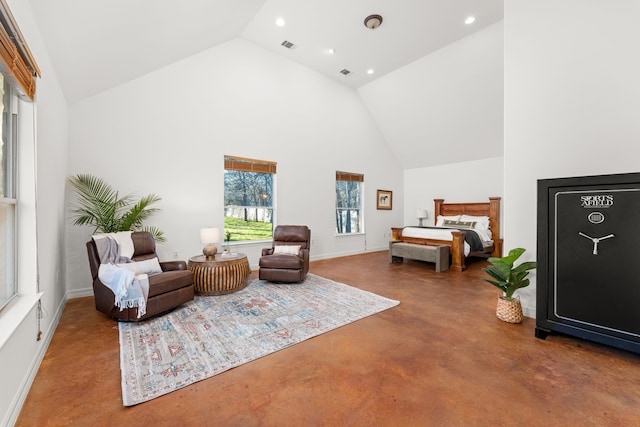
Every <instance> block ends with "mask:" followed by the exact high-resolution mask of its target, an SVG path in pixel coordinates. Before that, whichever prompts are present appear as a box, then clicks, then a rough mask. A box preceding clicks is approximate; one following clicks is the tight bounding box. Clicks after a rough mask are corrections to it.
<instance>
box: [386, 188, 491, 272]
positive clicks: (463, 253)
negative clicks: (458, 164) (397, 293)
mask: <svg viewBox="0 0 640 427" xmlns="http://www.w3.org/2000/svg"><path fill="white" fill-rule="evenodd" d="M500 199H501V198H500V197H490V198H489V202H485V203H445V202H444V199H435V200H434V204H435V209H434V217H435V218H436V221H437V222H436V224H437V225H442V226H441V227H401V228H392V229H391V234H392V239H393V242H403V243H409V244H414V245H426V246H442V245H447V246H449V248H450V250H449V253H450V254H451V265H450V269H451V270H452V271H464V270H465V269H466V268H467V267H466V260H467V258H469V257H484V258H487V257H489V256H493V257H501V256H502V238H501V237H500ZM439 217H442V218H439ZM456 217H459V218H458V219H457V220H456V219H455V218H456ZM473 217H486V218H473ZM474 219H475V220H476V221H474ZM438 221H439V222H440V224H438ZM486 222H488V225H487V224H486ZM480 223H483V224H485V225H486V227H487V228H488V229H485V230H483V232H481V233H474V231H473V230H472V229H471V228H473V229H476V228H478V229H481V228H483V229H484V227H480ZM456 224H458V225H459V226H460V227H468V229H467V228H457V227H455V225H456ZM468 233H474V234H480V240H481V244H478V242H477V237H475V236H468V235H467V234H468ZM473 240H476V242H473ZM470 241H472V242H471V243H470Z"/></svg>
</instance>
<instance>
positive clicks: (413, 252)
mask: <svg viewBox="0 0 640 427" xmlns="http://www.w3.org/2000/svg"><path fill="white" fill-rule="evenodd" d="M404 258H409V259H415V260H418V261H427V262H433V263H435V265H436V272H438V273H440V272H442V271H447V270H448V269H449V246H447V245H442V246H427V245H416V244H414V243H403V242H400V241H393V240H392V241H390V242H389V262H392V263H393V262H402V261H403V259H404Z"/></svg>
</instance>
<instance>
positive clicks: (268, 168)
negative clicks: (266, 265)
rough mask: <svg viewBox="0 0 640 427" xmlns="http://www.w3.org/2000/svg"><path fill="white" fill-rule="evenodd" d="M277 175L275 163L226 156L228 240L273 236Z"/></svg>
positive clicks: (267, 238)
mask: <svg viewBox="0 0 640 427" xmlns="http://www.w3.org/2000/svg"><path fill="white" fill-rule="evenodd" d="M275 176H276V163H275V162H269V161H266V160H254V159H245V158H242V157H231V156H225V157H224V231H225V233H224V234H225V240H228V239H227V235H228V234H230V241H232V242H238V241H253V240H271V239H272V238H273V220H274V215H275V210H274V206H273V199H274V197H273V195H274V181H275Z"/></svg>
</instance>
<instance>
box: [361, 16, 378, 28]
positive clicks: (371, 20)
mask: <svg viewBox="0 0 640 427" xmlns="http://www.w3.org/2000/svg"><path fill="white" fill-rule="evenodd" d="M380 24H382V16H380V15H369V16H367V17H366V18H364V26H365V27H367V28H369V29H370V30H375V29H376V28H378V27H379V26H380Z"/></svg>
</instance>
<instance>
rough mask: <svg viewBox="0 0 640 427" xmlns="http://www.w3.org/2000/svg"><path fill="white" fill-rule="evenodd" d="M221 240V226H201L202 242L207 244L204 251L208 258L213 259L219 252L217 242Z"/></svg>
mask: <svg viewBox="0 0 640 427" xmlns="http://www.w3.org/2000/svg"><path fill="white" fill-rule="evenodd" d="M219 241H220V229H219V228H211V227H209V228H201V229H200V242H201V243H204V244H205V245H206V246H205V247H204V248H203V249H202V253H203V254H204V256H205V257H207V259H213V258H215V257H216V254H217V253H218V248H217V247H216V245H215V244H216V243H218V242H219Z"/></svg>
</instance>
